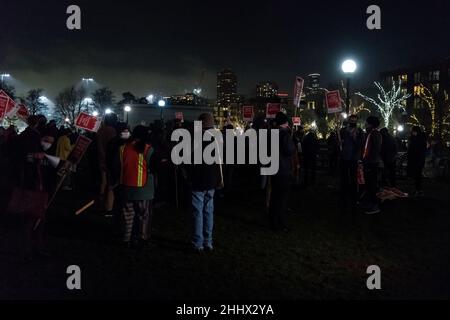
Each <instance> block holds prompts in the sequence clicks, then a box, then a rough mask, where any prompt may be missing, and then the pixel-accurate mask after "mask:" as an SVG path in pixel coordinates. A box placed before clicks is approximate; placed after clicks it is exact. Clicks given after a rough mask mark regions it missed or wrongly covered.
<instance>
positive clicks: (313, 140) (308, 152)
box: [302, 130, 320, 187]
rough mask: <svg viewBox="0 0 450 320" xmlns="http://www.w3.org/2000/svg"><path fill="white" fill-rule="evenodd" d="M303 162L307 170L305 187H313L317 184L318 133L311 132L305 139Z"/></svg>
mask: <svg viewBox="0 0 450 320" xmlns="http://www.w3.org/2000/svg"><path fill="white" fill-rule="evenodd" d="M302 148H303V160H304V170H305V177H304V179H305V180H304V181H305V187H309V186H311V185H312V186H313V185H314V184H315V183H316V170H317V156H318V153H319V148H320V145H319V140H318V139H317V135H316V132H315V131H314V130H310V131H309V132H308V133H307V134H306V136H305V137H304V138H303V143H302Z"/></svg>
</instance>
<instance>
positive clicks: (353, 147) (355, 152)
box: [340, 128, 364, 161]
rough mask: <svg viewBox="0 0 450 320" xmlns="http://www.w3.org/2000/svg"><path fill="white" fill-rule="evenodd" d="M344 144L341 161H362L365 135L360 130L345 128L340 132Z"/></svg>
mask: <svg viewBox="0 0 450 320" xmlns="http://www.w3.org/2000/svg"><path fill="white" fill-rule="evenodd" d="M340 139H341V143H342V151H341V159H342V160H344V161H358V160H361V156H362V151H363V148H364V133H363V131H362V130H361V129H360V128H354V131H353V130H351V129H350V128H343V129H341V131H340Z"/></svg>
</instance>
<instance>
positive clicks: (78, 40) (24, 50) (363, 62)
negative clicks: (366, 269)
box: [0, 0, 450, 97]
mask: <svg viewBox="0 0 450 320" xmlns="http://www.w3.org/2000/svg"><path fill="white" fill-rule="evenodd" d="M74 3H76V4H78V5H79V6H80V7H81V9H82V30H81V31H68V30H67V29H66V27H65V24H66V18H67V14H66V13H65V12H66V8H67V6H68V5H69V4H73V3H72V2H69V1H66V0H61V1H40V2H37V1H31V0H30V1H25V0H16V1H14V2H12V1H10V2H8V3H5V4H3V5H2V12H7V14H6V15H3V16H2V19H1V20H0V27H1V30H2V33H1V34H0V40H1V43H2V46H1V48H0V53H1V55H0V69H1V70H5V71H8V72H10V73H14V75H15V77H16V78H17V79H20V80H21V82H22V83H26V84H27V85H28V86H31V87H45V88H47V90H48V91H49V92H57V91H58V90H60V88H61V87H64V86H68V85H70V84H72V83H73V82H75V81H78V80H79V78H80V77H82V76H83V75H89V76H93V77H95V78H96V79H98V81H99V82H100V83H102V84H105V85H109V86H111V87H112V88H113V89H114V90H116V91H117V92H118V93H120V92H122V91H126V90H130V91H133V92H136V93H137V94H139V95H144V94H146V92H147V91H161V92H163V93H165V94H172V93H179V92H180V91H183V90H185V89H192V88H193V87H194V86H195V85H197V83H198V82H199V80H200V76H201V74H202V71H203V70H205V78H204V80H203V84H202V85H203V86H204V87H205V89H206V92H207V93H208V95H209V96H211V97H212V96H214V95H215V89H214V88H215V73H216V72H217V71H218V70H219V69H221V68H224V67H230V68H232V69H234V70H235V71H236V72H237V74H238V77H239V90H240V91H241V92H242V93H244V94H250V92H251V91H252V90H253V88H254V86H255V83H256V82H257V81H260V80H275V81H277V82H279V83H280V85H281V87H282V88H283V89H284V90H287V91H290V90H291V86H292V79H293V78H294V76H295V75H296V74H300V75H305V74H308V73H311V72H319V73H321V74H322V75H323V79H324V85H327V84H328V82H332V81H336V80H338V79H339V78H340V76H341V75H340V73H339V63H340V61H341V59H343V58H344V57H347V56H353V57H355V59H357V60H358V62H359V64H360V69H359V70H360V72H359V73H358V74H357V75H356V76H355V77H356V79H355V83H356V84H357V85H359V86H365V85H368V84H369V83H370V82H371V81H372V80H375V79H376V78H377V77H378V74H379V72H381V71H383V70H385V69H390V68H395V67H399V66H402V65H409V64H416V63H421V62H422V61H426V60H431V59H434V58H442V57H445V56H448V55H449V53H450V44H449V42H448V41H447V36H446V34H448V32H449V31H450V27H449V24H448V23H447V17H448V14H449V13H450V4H449V2H448V1H439V0H430V1H427V3H426V4H424V3H423V2H417V3H416V2H414V1H389V2H387V1H378V4H379V5H380V6H381V9H382V23H383V24H382V28H383V29H382V30H381V31H369V30H367V29H366V28H365V23H366V18H367V15H366V13H365V10H366V8H367V6H368V5H369V4H372V3H371V2H369V1H364V0H363V1H345V2H337V1H283V0H281V1H258V2H254V1H235V0H230V1H220V2H219V1H195V2H194V1H173V0H167V1H137V0H129V1H120V2H112V1H102V0H101V1H92V0H91V1H86V0H82V1H76V2H74Z"/></svg>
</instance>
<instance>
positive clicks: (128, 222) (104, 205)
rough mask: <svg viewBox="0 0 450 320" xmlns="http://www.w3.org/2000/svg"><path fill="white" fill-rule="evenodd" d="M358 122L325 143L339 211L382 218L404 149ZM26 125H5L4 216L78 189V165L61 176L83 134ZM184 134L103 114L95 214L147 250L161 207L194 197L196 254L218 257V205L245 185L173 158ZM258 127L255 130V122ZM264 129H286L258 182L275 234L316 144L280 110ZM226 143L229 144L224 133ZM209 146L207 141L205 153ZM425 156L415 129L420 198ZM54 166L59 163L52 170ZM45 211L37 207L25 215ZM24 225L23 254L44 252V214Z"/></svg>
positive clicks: (208, 122)
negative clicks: (270, 172) (385, 193)
mask: <svg viewBox="0 0 450 320" xmlns="http://www.w3.org/2000/svg"><path fill="white" fill-rule="evenodd" d="M198 120H199V121H201V122H202V130H204V131H206V130H208V129H212V128H214V127H215V121H214V120H215V119H214V117H213V115H212V114H210V113H204V114H202V115H200V117H199V119H198ZM358 120H359V119H358V117H357V116H356V115H351V116H349V118H348V120H347V121H346V123H345V124H344V125H343V126H342V128H340V129H339V130H337V131H334V132H332V133H331V134H330V135H329V137H328V138H327V140H326V146H327V155H328V159H329V161H328V167H329V174H330V175H331V176H336V175H337V176H338V177H339V181H340V183H339V190H340V196H339V199H340V203H339V208H340V210H341V211H342V212H351V213H352V214H356V213H357V212H359V210H358V209H359V208H360V207H362V208H363V209H364V210H363V211H364V212H365V213H366V214H377V213H380V211H381V209H380V201H379V198H378V197H377V194H378V192H379V190H380V188H381V187H382V186H389V187H393V188H395V187H397V179H396V177H397V169H398V168H396V163H397V161H396V160H397V156H398V150H399V143H398V141H397V140H396V139H395V138H394V137H393V136H391V135H390V133H389V130H388V129H386V128H382V129H380V121H379V119H378V118H377V117H375V116H369V117H368V118H367V119H366V122H365V128H364V129H363V128H360V127H358ZM27 122H28V123H27V128H26V129H25V130H24V131H23V132H21V133H20V134H18V133H17V132H16V130H15V128H14V127H13V126H11V127H9V128H7V129H4V128H0V160H1V166H2V168H8V169H7V170H4V172H5V175H3V176H2V178H1V181H0V182H1V189H2V193H3V194H6V195H7V196H6V197H4V198H2V199H1V200H2V203H1V206H0V208H1V209H0V210H1V211H4V212H11V211H14V210H16V211H17V210H18V209H17V206H18V205H17V203H16V204H14V203H13V201H12V199H13V198H20V197H21V195H22V196H23V197H24V196H25V192H24V190H28V191H30V192H31V191H33V192H39V195H37V194H36V193H34V194H33V195H32V196H30V193H27V196H30V197H31V199H40V200H42V197H44V198H45V200H46V201H47V203H50V202H51V199H53V198H54V196H55V195H56V196H58V194H57V192H58V191H59V190H60V189H61V191H66V192H70V191H71V190H72V188H73V187H74V183H73V181H72V179H71V176H72V175H76V174H77V173H76V166H75V165H71V166H69V167H68V168H69V170H68V171H69V173H68V174H64V175H63V176H61V175H60V174H59V172H58V171H59V169H60V168H61V166H62V165H64V164H65V163H67V161H68V158H69V155H70V153H71V151H72V148H73V146H74V144H75V142H76V140H77V137H78V135H79V134H80V133H79V132H78V131H77V130H76V129H75V128H71V127H67V126H61V127H59V128H58V127H57V124H56V122H55V121H49V122H47V119H46V118H45V117H44V116H34V115H33V116H30V117H29V118H28V121H27ZM181 127H186V126H185V125H184V124H182V123H181V122H180V121H176V122H175V123H174V125H173V127H171V128H168V127H165V125H164V124H160V125H152V126H149V127H148V126H143V125H138V126H136V127H134V128H130V127H129V125H128V124H127V123H125V122H121V121H119V120H118V118H117V115H115V114H114V113H113V114H109V115H107V116H105V118H104V121H103V124H102V126H101V127H100V129H99V130H98V132H96V133H93V132H87V133H83V134H84V135H85V136H87V137H88V138H90V139H92V143H91V145H90V148H89V150H90V151H89V152H88V154H87V155H86V158H87V159H86V162H87V163H88V165H87V166H88V167H89V169H90V170H91V174H90V177H91V178H92V180H93V182H94V184H96V185H98V192H97V195H96V201H95V202H96V209H97V210H98V212H100V213H101V214H102V215H104V216H105V217H107V218H112V219H115V221H116V226H117V229H118V230H119V237H118V238H120V242H121V243H122V244H123V245H125V246H127V247H131V246H133V247H134V246H136V247H139V248H142V247H145V246H146V245H147V244H148V241H149V239H150V237H151V226H152V217H153V211H154V209H155V208H157V207H158V206H163V205H165V204H167V203H168V202H172V200H173V197H171V195H172V194H173V193H175V194H176V199H175V202H176V205H177V206H178V205H179V202H180V203H183V199H188V200H187V201H186V203H187V204H188V205H187V207H188V208H189V211H190V214H191V216H192V228H191V230H192V237H191V246H192V249H193V250H194V252H197V253H201V252H204V251H212V250H214V244H213V225H214V203H215V202H214V199H215V198H224V197H225V198H226V197H227V195H228V193H229V192H230V191H231V190H232V189H234V188H239V186H236V183H235V182H234V176H235V165H232V164H220V163H218V164H205V163H202V164H192V165H180V166H175V165H174V164H173V163H172V161H171V158H170V154H171V148H172V147H173V145H174V142H172V141H171V139H170V136H171V132H172V131H173V130H174V129H177V128H181ZM254 128H256V129H258V127H257V125H256V123H255V124H254ZM260 128H271V129H275V128H276V129H279V139H280V140H279V142H280V143H279V170H278V172H277V174H275V175H274V176H270V177H258V179H260V180H259V181H260V182H262V183H261V187H262V188H263V189H264V190H265V194H266V209H267V214H268V224H269V226H270V228H271V229H273V230H274V231H287V230H288V223H287V218H286V212H287V210H288V206H289V197H290V191H291V189H292V186H293V185H294V184H300V183H301V184H302V185H303V186H304V187H306V188H308V187H310V186H312V185H314V184H315V183H316V171H317V157H318V153H319V149H320V143H319V139H318V137H317V134H316V132H315V130H309V131H307V132H305V131H304V130H303V128H302V127H296V128H295V130H293V129H291V128H290V127H289V121H288V117H287V116H286V114H284V113H282V112H280V113H278V114H277V115H276V117H275V119H273V120H272V121H264V122H262V124H261V125H260ZM188 129H192V128H188ZM223 129H224V131H225V130H226V129H233V126H232V125H231V124H229V123H228V124H227V125H226V126H225V127H224V128H223ZM223 137H224V140H225V144H226V143H227V141H226V139H227V137H226V135H225V133H224V135H223ZM208 144H209V143H208ZM206 146H207V143H204V145H203V148H205V147H206ZM224 150H226V148H224ZM426 153H427V138H426V135H425V133H424V132H422V130H421V129H420V128H419V127H413V128H412V129H411V136H410V139H409V143H408V146H407V160H408V174H409V176H410V177H412V178H413V179H414V186H415V190H414V194H415V195H420V194H422V176H423V174H422V172H423V168H424V165H425V156H426ZM192 156H193V155H192ZM52 157H56V158H52ZM52 159H59V160H58V162H57V163H56V164H55V163H54V161H52ZM66 167H67V166H66ZM300 173H302V174H300ZM338 173H339V174H338ZM174 181H175V185H174ZM174 189H175V190H174ZM173 190H174V191H173ZM216 191H217V192H216ZM216 193H217V194H216ZM33 197H34V198H33ZM16 200H17V199H16ZM40 200H39V201H40ZM36 201H38V200H36ZM16 202H17V201H16ZM50 205H51V203H50ZM19 206H20V205H19ZM22 206H23V204H22ZM22 209H23V208H22ZM38 209H39V208H33V207H31V209H30V208H28V211H32V210H38ZM46 209H47V207H45V208H44V209H43V210H44V211H45V210H46ZM21 219H22V220H23V223H22V224H21V226H22V231H23V234H24V235H25V237H24V238H25V241H24V255H25V256H26V257H32V256H33V254H45V250H44V249H45V248H44V242H45V241H44V234H45V233H44V229H45V212H44V214H41V215H37V214H30V212H26V214H24V215H22V216H21Z"/></svg>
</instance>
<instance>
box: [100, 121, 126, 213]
mask: <svg viewBox="0 0 450 320" xmlns="http://www.w3.org/2000/svg"><path fill="white" fill-rule="evenodd" d="M115 129H116V131H117V135H116V136H115V137H114V138H112V139H111V141H109V142H108V145H107V147H106V157H105V163H106V171H107V173H108V174H107V188H108V190H109V191H108V193H110V192H112V194H113V197H112V198H113V200H112V206H111V207H110V208H111V210H108V211H107V212H106V213H105V217H108V218H110V217H116V214H115V213H116V212H118V210H119V209H120V208H122V202H123V201H122V198H123V197H122V192H121V188H120V159H119V157H118V156H117V155H118V154H119V149H120V147H121V146H123V145H124V144H125V143H127V141H128V140H129V139H130V137H131V132H130V128H129V127H128V124H126V123H125V122H118V123H117V124H116V126H115Z"/></svg>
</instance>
